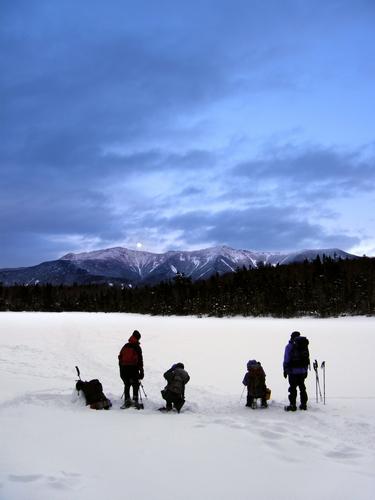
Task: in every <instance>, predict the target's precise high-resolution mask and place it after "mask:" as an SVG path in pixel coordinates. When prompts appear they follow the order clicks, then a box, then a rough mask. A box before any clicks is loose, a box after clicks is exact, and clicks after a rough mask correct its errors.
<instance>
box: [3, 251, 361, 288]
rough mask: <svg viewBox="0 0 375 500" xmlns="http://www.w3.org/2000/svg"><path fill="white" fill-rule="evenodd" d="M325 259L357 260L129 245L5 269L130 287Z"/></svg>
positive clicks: (21, 277)
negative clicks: (145, 248) (163, 249)
mask: <svg viewBox="0 0 375 500" xmlns="http://www.w3.org/2000/svg"><path fill="white" fill-rule="evenodd" d="M318 255H319V256H320V257H321V258H322V257H323V255H325V256H329V257H332V258H334V259H339V258H341V259H353V258H357V256H356V255H352V254H349V253H346V252H344V251H343V250H339V249H338V248H329V249H320V250H302V251H299V252H292V253H276V252H255V251H250V250H235V249H234V248H230V247H228V246H217V247H212V248H205V249H203V250H194V251H169V252H165V253H152V252H145V251H138V250H129V249H127V248H123V247H115V248H108V249H105V250H96V251H92V252H83V253H68V254H66V255H64V256H63V257H61V258H60V259H57V260H53V261H48V262H43V263H41V264H38V265H36V266H31V267H20V268H13V269H0V283H2V284H3V285H6V286H10V285H14V284H23V285H35V284H38V283H39V284H46V283H50V284H52V285H70V284H73V283H77V284H81V285H84V284H92V283H96V284H101V283H107V284H110V283H112V284H124V285H126V286H136V285H145V284H148V285H153V284H156V283H159V282H161V281H165V280H169V279H173V278H174V277H175V276H176V274H177V273H183V274H184V275H186V276H189V277H191V279H192V280H193V281H197V280H203V279H207V278H209V277H210V276H212V275H213V274H215V273H218V274H225V273H228V272H234V271H235V270H236V269H237V268H242V267H244V266H245V267H246V268H256V267H259V266H263V265H272V266H275V265H277V264H279V265H282V264H291V263H294V262H303V261H304V260H310V261H311V260H313V259H315V258H316V257H317V256H318Z"/></svg>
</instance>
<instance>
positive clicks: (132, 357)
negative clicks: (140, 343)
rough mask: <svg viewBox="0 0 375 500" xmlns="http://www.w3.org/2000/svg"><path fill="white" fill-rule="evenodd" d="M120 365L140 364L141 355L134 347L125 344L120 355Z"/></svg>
mask: <svg viewBox="0 0 375 500" xmlns="http://www.w3.org/2000/svg"><path fill="white" fill-rule="evenodd" d="M118 359H119V361H120V365H125V366H138V361H139V356H138V353H137V351H136V350H135V349H134V347H132V346H130V345H128V344H125V345H124V347H123V348H122V349H121V351H120V354H119V357H118Z"/></svg>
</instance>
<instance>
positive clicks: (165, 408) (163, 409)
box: [159, 406, 172, 413]
mask: <svg viewBox="0 0 375 500" xmlns="http://www.w3.org/2000/svg"><path fill="white" fill-rule="evenodd" d="M159 411H161V412H162V413H167V412H169V411H172V410H171V409H169V408H167V407H165V406H162V407H161V408H159Z"/></svg>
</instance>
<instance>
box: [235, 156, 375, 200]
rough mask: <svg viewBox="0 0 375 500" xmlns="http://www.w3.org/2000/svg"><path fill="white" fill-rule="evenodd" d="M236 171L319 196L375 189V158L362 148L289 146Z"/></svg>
mask: <svg viewBox="0 0 375 500" xmlns="http://www.w3.org/2000/svg"><path fill="white" fill-rule="evenodd" d="M233 174H234V175H238V176H243V177H246V178H248V179H249V180H251V179H264V180H275V181H277V182H278V183H279V184H280V185H281V186H283V187H285V186H289V187H291V188H292V189H296V190H301V189H302V195H308V196H311V194H313V195H314V197H316V198H320V197H324V196H327V195H330V197H336V196H342V195H343V194H348V193H350V192H352V191H372V190H374V189H375V159H367V160H362V159H361V157H360V153H359V152H353V153H340V152H337V151H335V150H333V149H323V148H321V147H315V148H311V147H308V148H306V149H303V148H301V147H299V148H293V147H288V148H286V149H282V150H279V151H275V152H274V154H272V155H271V156H266V158H265V159H260V160H250V161H247V162H243V163H241V164H239V165H237V166H236V167H235V168H234V169H233Z"/></svg>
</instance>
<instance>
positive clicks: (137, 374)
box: [118, 330, 144, 408]
mask: <svg viewBox="0 0 375 500" xmlns="http://www.w3.org/2000/svg"><path fill="white" fill-rule="evenodd" d="M140 338H141V334H140V333H139V331H138V330H134V332H133V334H132V335H131V337H130V338H129V341H128V342H127V343H126V344H125V345H124V346H123V348H122V349H121V351H120V354H119V355H118V360H119V365H120V377H121V379H122V381H123V382H124V396H125V402H124V404H123V405H122V406H121V408H129V407H130V406H132V404H134V406H135V407H136V408H140V407H141V406H140V405H139V402H138V393H139V381H140V380H142V379H143V377H144V373H143V356H142V348H141V346H140V344H139V339H140ZM130 387H132V388H133V401H132V400H131V399H130Z"/></svg>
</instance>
